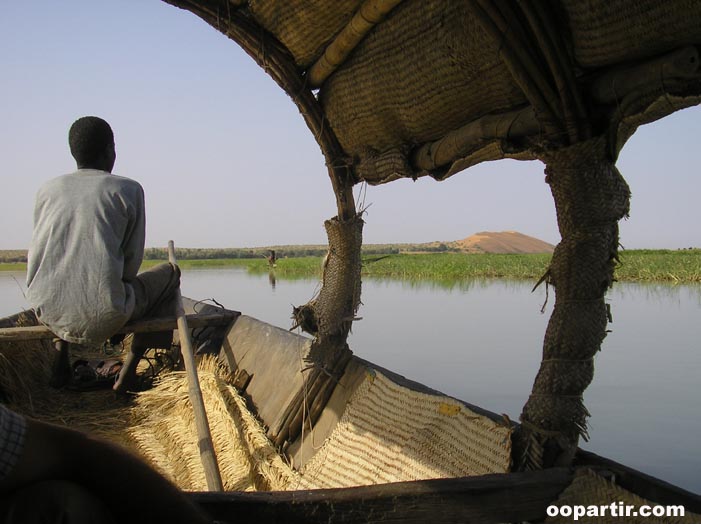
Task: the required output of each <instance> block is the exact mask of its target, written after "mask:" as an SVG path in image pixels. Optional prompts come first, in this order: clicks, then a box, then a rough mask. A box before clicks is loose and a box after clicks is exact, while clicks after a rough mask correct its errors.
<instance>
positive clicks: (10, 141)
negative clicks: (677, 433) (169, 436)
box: [0, 0, 701, 249]
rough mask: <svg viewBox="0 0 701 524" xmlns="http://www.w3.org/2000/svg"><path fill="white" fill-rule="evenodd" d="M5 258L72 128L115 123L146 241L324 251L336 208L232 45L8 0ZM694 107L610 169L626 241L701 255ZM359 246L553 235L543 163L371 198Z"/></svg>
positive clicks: (155, 23)
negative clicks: (618, 185) (483, 235)
mask: <svg viewBox="0 0 701 524" xmlns="http://www.w3.org/2000/svg"><path fill="white" fill-rule="evenodd" d="M0 6H1V7H0V66H1V70H2V81H1V82H0V144H1V146H0V147H1V148H2V149H1V150H0V176H1V177H2V188H3V190H2V205H0V225H1V227H2V234H0V249H13V248H26V247H27V246H28V244H29V239H30V236H31V214H32V206H33V199H34V194H35V192H36V190H37V188H38V187H39V185H40V184H41V183H42V182H44V181H45V180H47V179H49V178H52V177H54V176H57V175H59V174H62V173H65V172H69V171H71V170H72V169H73V168H74V164H73V160H72V158H71V156H70V153H69V151H68V147H67V139H66V135H67V130H68V128H69V126H70V124H71V123H72V122H73V121H74V120H75V119H76V118H78V117H80V116H83V115H88V114H94V115H98V116H101V117H103V118H105V119H106V120H108V121H109V122H110V123H111V124H112V127H113V129H114V131H115V135H116V142H117V155H118V156H117V163H116V166H115V173H117V174H120V175H124V176H128V177H131V178H134V179H137V180H139V181H140V182H141V183H142V185H143V186H144V188H145V190H146V198H147V213H148V216H147V240H146V243H147V245H148V246H164V245H165V243H166V242H167V240H168V239H170V238H172V239H174V240H175V241H176V245H179V246H182V247H185V246H190V247H229V246H237V247H243V246H265V245H272V244H298V243H324V242H325V241H326V238H325V233H324V230H323V220H324V219H326V218H329V217H331V216H333V215H334V214H335V205H334V198H333V193H332V190H331V185H330V183H329V182H328V178H327V175H326V169H325V167H324V162H323V158H322V156H321V154H320V152H319V149H318V147H317V145H316V143H315V142H314V140H313V138H312V136H311V134H310V133H309V131H308V130H307V128H306V126H305V125H304V122H303V120H302V118H301V116H300V115H299V114H298V112H297V110H296V108H295V106H294V105H293V104H292V102H291V101H290V100H289V99H288V98H287V97H286V95H285V94H284V93H282V91H281V90H280V89H279V88H278V87H277V85H276V84H275V83H274V82H273V81H272V80H271V79H269V78H268V77H267V75H265V73H263V71H262V70H260V69H259V68H258V66H256V65H255V64H254V62H253V61H252V60H251V59H250V58H249V57H248V56H247V55H245V53H243V51H241V50H240V49H239V48H238V46H236V45H235V44H234V43H233V42H231V41H229V40H228V39H227V38H225V37H224V36H223V35H221V34H219V33H218V32H217V31H215V30H214V29H212V28H211V27H209V26H208V25H206V24H205V23H204V22H202V21H201V20H200V19H198V18H197V17H195V16H194V15H192V14H190V13H187V12H185V11H181V10H179V9H177V8H174V7H172V6H169V5H167V4H165V3H163V2H160V1H158V0H63V1H60V2H58V1H55V0H34V1H31V2H10V1H9V0H0ZM700 124H701V109H699V108H698V107H697V108H693V109H688V110H685V111H682V112H680V113H677V114H675V115H673V116H671V117H668V118H667V119H666V120H664V121H662V122H658V123H655V124H652V125H649V126H646V127H645V128H642V129H641V130H640V131H638V133H637V134H636V135H635V136H634V137H633V139H631V141H630V142H629V144H628V145H627V146H626V148H624V150H623V152H622V154H621V157H620V159H619V163H618V167H619V169H620V170H621V172H622V173H623V175H624V177H626V179H627V180H628V183H629V184H630V186H631V189H632V192H633V199H632V209H631V218H630V219H629V220H628V221H624V222H623V223H622V225H621V242H622V244H623V245H624V246H625V247H628V248H641V247H665V248H679V247H689V246H697V247H699V246H701V231H700V230H699V227H698V225H699V224H701V205H699V204H700V202H699V197H700V195H701V177H699V176H698V174H699V167H698V162H697V160H696V156H697V155H698V149H699V147H698V141H699V138H698V137H699V134H700V133H699V131H700V129H701V125H700ZM365 201H366V204H371V206H370V207H369V209H368V214H367V216H366V222H367V223H366V226H365V242H366V243H380V242H427V241H432V240H455V239H459V238H464V237H466V236H468V235H470V234H472V233H475V232H478V231H484V230H489V231H501V230H518V231H521V232H523V233H526V234H529V235H533V236H536V237H539V238H542V239H543V240H546V241H549V242H552V243H556V242H557V241H558V240H559V234H558V232H557V225H556V222H555V213H554V205H553V203H552V198H551V196H550V192H549V189H548V187H547V185H546V184H545V183H544V175H543V166H542V164H540V163H538V162H516V161H503V162H494V163H489V164H484V165H480V166H477V167H475V168H472V169H470V170H468V171H466V172H463V173H460V174H458V175H456V176H454V177H452V178H451V179H449V180H447V181H444V182H441V183H437V182H435V181H433V180H430V179H421V180H419V181H417V182H412V181H409V180H401V181H397V182H394V183H391V184H388V185H385V186H381V187H376V188H374V187H369V188H368V189H367V196H366V199H365Z"/></svg>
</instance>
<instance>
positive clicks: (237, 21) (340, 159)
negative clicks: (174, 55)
mask: <svg viewBox="0 0 701 524" xmlns="http://www.w3.org/2000/svg"><path fill="white" fill-rule="evenodd" d="M165 1H166V2H167V3H170V4H173V5H176V6H178V7H181V8H184V9H187V10H189V11H191V12H193V13H194V14H196V15H197V16H199V17H201V18H202V19H203V20H205V21H206V22H208V23H209V24H210V25H212V26H213V27H215V28H216V29H217V30H219V31H221V32H222V33H224V34H225V35H226V36H228V37H229V38H231V39H232V40H234V41H235V42H236V43H237V44H238V45H240V46H241V48H242V49H243V50H244V51H245V52H246V53H247V54H248V55H250V56H251V58H253V59H254V60H255V61H256V63H258V65H260V67H261V68H263V70H265V71H266V72H267V73H268V74H269V75H270V77H271V78H272V79H273V80H274V81H275V82H276V83H277V84H278V85H279V86H280V87H281V88H282V89H283V90H284V91H285V93H287V95H288V96H289V97H290V98H291V99H292V101H293V102H294V103H295V105H296V106H297V108H298V109H299V112H300V113H301V115H302V117H303V118H304V121H305V122H306V124H307V127H308V128H309V130H310V131H311V132H312V134H313V135H314V138H315V139H316V141H317V143H318V144H319V147H320V148H321V151H322V153H323V155H324V158H325V160H326V166H327V169H328V174H329V178H330V180H331V186H332V188H333V191H334V195H335V197H336V206H337V209H338V216H337V217H335V218H333V219H331V220H329V221H327V222H326V228H327V233H328V235H329V255H328V258H327V261H326V271H325V274H324V278H323V286H322V289H321V291H320V293H319V296H318V297H317V298H316V299H315V300H313V301H312V302H310V304H308V305H306V306H301V307H300V308H296V310H302V311H304V312H311V313H312V315H313V316H314V317H315V318H316V319H317V322H318V325H319V327H320V329H319V330H318V332H316V333H315V332H314V331H311V332H312V333H313V334H314V335H315V339H314V341H313V349H312V354H311V355H310V358H312V360H313V364H312V367H310V369H309V370H308V371H306V373H308V375H307V377H306V383H307V389H306V391H305V395H306V397H307V399H308V401H309V402H312V405H311V408H312V409H311V413H309V412H307V411H306V410H307V409H308V408H309V407H310V406H309V405H308V404H307V403H306V401H305V399H304V398H303V396H301V394H300V396H299V398H296V399H294V400H293V401H292V402H291V403H290V406H289V408H288V411H287V412H286V413H285V414H284V420H285V423H284V424H283V427H284V429H283V430H282V431H281V433H280V434H279V435H277V437H276V438H275V441H276V443H278V444H282V443H283V442H284V441H290V440H293V439H294V438H295V437H296V436H297V435H298V434H299V432H300V431H301V429H302V419H303V415H304V414H305V413H306V414H307V415H308V416H309V418H308V419H306V420H311V421H313V420H314V419H315V418H316V415H318V414H320V412H321V410H322V409H323V406H324V404H325V402H326V400H327V399H328V397H329V396H330V395H331V392H332V391H333V386H334V385H335V383H336V380H337V377H338V376H339V374H340V373H342V372H343V369H344V368H345V364H346V363H347V362H348V360H349V359H350V356H351V352H350V349H349V348H348V345H347V344H346V339H347V337H348V332H349V330H350V323H351V322H352V317H354V315H355V311H356V310H357V308H358V305H359V304H360V263H361V261H360V245H361V243H362V223H363V221H362V219H361V218H360V216H359V214H358V212H357V210H356V207H355V199H354V197H353V186H354V184H355V183H356V182H357V181H358V179H357V177H356V174H355V170H354V166H353V162H352V160H351V159H350V158H349V157H348V155H347V154H346V153H345V151H344V150H343V147H342V146H341V144H340V143H339V141H338V138H337V137H336V134H335V133H334V130H333V129H332V127H331V125H329V123H328V122H327V121H326V115H325V113H324V110H323V108H322V106H321V103H320V102H319V100H317V98H316V96H315V95H314V93H313V92H312V90H311V86H310V85H309V79H308V78H307V77H306V76H305V75H304V74H303V71H302V70H301V69H300V68H299V67H298V65H297V64H296V63H295V59H294V57H293V55H292V54H291V53H290V52H289V50H288V49H287V48H286V47H285V46H284V45H283V44H282V43H281V42H279V41H278V40H277V39H276V38H275V37H274V36H273V35H271V34H270V33H269V32H268V31H266V30H265V29H264V28H263V27H261V26H260V25H258V24H257V23H256V22H255V20H254V19H253V18H252V17H250V16H247V15H246V14H245V11H246V8H245V6H242V7H240V8H238V9H237V8H232V4H231V3H229V0H207V1H204V2H194V1H192V0H165Z"/></svg>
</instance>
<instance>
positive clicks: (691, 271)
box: [0, 244, 701, 284]
mask: <svg viewBox="0 0 701 524" xmlns="http://www.w3.org/2000/svg"><path fill="white" fill-rule="evenodd" d="M417 248H419V245H413V244H380V245H368V246H365V247H364V249H363V276H366V277H370V278H394V279H407V280H443V281H447V280H451V281H454V280H465V279H470V278H509V279H526V280H537V279H539V278H540V277H541V276H542V275H543V274H544V273H545V271H546V269H547V267H548V263H549V262H550V258H551V255H550V254H491V253H459V252H456V250H454V249H451V248H450V247H448V246H447V245H446V244H436V245H435V246H431V247H430V249H426V246H425V245H423V246H421V249H423V251H421V250H419V249H417ZM270 249H275V254H276V257H277V262H276V266H275V274H276V276H278V277H281V278H310V277H311V278H313V277H318V276H319V275H320V268H321V260H322V258H323V256H324V255H325V254H326V246H280V247H274V248H254V249H238V248H237V249H194V248H178V249H177V256H178V263H179V264H180V266H181V267H182V268H183V269H197V268H203V269H205V268H217V267H241V268H245V269H247V270H248V271H250V272H252V273H257V274H258V273H267V272H268V271H269V265H268V261H267V260H266V258H265V257H266V256H267V255H269V253H270ZM22 256H23V257H24V258H23V259H22ZM17 257H20V258H19V259H18V258H17ZM144 258H145V260H144V267H150V266H153V265H155V264H158V263H159V262H161V261H164V260H166V253H165V250H164V249H157V248H150V249H147V250H146V253H145V257H144ZM620 260H621V262H620V264H619V265H618V268H617V269H616V275H615V276H616V279H617V280H618V281H621V282H669V283H679V284H682V283H701V249H681V250H629V251H628V250H626V251H621V253H620ZM24 261H26V251H24V252H22V251H19V250H16V251H0V270H6V271H23V270H25V269H26V263H25V262H24Z"/></svg>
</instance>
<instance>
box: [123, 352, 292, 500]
mask: <svg viewBox="0 0 701 524" xmlns="http://www.w3.org/2000/svg"><path fill="white" fill-rule="evenodd" d="M198 374H199V379H200V388H201V389H202V396H203V399H204V403H205V408H206V410H207V417H208V419H209V427H210V431H211V433H212V442H213V444H214V449H215V452H216V455H217V462H218V463H219V469H220V472H221V476H222V481H223V483H224V489H225V490H226V491H231V490H240V491H254V490H282V489H285V488H286V486H288V485H290V484H291V483H292V482H293V481H294V480H295V479H296V476H297V474H296V473H295V472H294V471H293V470H292V468H290V467H289V466H288V465H287V464H286V463H285V462H284V460H283V459H282V457H281V456H280V455H279V454H278V453H277V451H276V450H275V448H274V446H273V445H272V444H271V442H270V441H269V440H268V438H267V437H266V436H265V431H264V429H263V427H262V426H261V425H260V423H259V422H258V421H257V420H256V419H255V417H254V416H253V415H252V414H251V413H250V412H249V411H248V409H247V408H246V402H245V400H244V399H243V398H242V397H241V396H240V395H239V394H238V393H237V392H236V390H235V389H234V387H233V386H231V385H229V384H228V382H227V376H226V371H225V370H224V368H222V367H221V365H219V364H218V363H217V361H216V358H215V357H212V356H206V357H204V358H203V359H202V360H201V361H200V362H199V365H198ZM134 414H135V416H136V421H137V423H136V425H135V426H133V427H132V428H131V429H130V430H129V433H130V435H131V437H132V438H133V440H134V441H135V442H136V444H137V447H138V450H139V453H140V454H141V455H142V456H144V457H145V458H146V459H147V460H148V461H149V462H150V463H151V464H152V465H153V466H154V467H156V468H157V469H158V470H160V471H161V472H162V473H163V474H164V475H166V476H167V477H168V478H170V479H171V480H172V481H173V482H175V484H177V485H178V486H179V487H180V488H181V489H185V490H202V491H204V490H206V489H207V486H206V482H205V476H204V469H203V467H202V463H201V461H200V456H199V449H198V446H197V440H198V439H197V428H196V426H195V418H194V415H193V411H192V406H191V404H190V401H189V398H188V382H187V376H186V374H185V373H184V372H175V373H171V374H169V375H167V376H165V377H163V379H162V380H161V381H160V382H159V384H158V386H157V387H156V388H154V389H152V390H149V391H146V392H144V393H141V394H140V395H139V396H138V398H137V400H136V406H135V408H134Z"/></svg>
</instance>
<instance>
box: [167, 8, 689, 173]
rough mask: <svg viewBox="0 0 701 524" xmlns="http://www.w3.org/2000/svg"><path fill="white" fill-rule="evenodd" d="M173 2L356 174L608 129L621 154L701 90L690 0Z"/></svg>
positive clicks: (423, 167)
mask: <svg viewBox="0 0 701 524" xmlns="http://www.w3.org/2000/svg"><path fill="white" fill-rule="evenodd" d="M166 1H167V2H168V3H170V4H173V5H176V6H179V7H182V8H184V9H187V10H190V11H192V12H193V13H195V14H197V15H198V16H200V17H202V18H203V19H205V20H206V21H207V22H208V23H210V24H211V25H212V26H214V27H215V28H216V29H218V30H219V31H221V32H222V33H224V34H227V35H228V36H229V37H231V38H232V39H233V40H235V41H237V42H238V43H239V44H240V45H241V46H242V47H243V48H244V49H245V50H246V51H247V52H248V53H249V54H251V55H252V56H253V57H254V59H255V60H257V61H258V62H259V63H260V64H261V66H263V67H265V68H266V71H268V72H269V73H270V74H271V76H273V78H274V79H275V80H276V81H278V83H280V84H281V86H282V87H283V88H284V89H285V90H286V91H287V92H288V93H289V94H290V96H292V97H293V98H294V99H295V102H297V103H298V105H300V107H301V109H302V111H303V113H305V117H306V118H307V121H308V123H309V124H310V127H311V128H312V131H313V132H314V133H315V136H317V138H318V139H319V141H320V143H322V148H323V149H324V152H325V154H326V155H327V161H328V162H329V163H332V164H333V165H334V166H340V165H343V166H350V167H351V169H350V170H349V174H348V176H349V177H351V179H352V180H351V182H352V183H357V182H359V181H361V180H365V181H367V182H368V183H371V184H380V183H383V182H387V181H391V180H394V179H397V178H399V177H413V178H415V177H418V176H423V175H427V174H428V175H432V176H434V177H436V178H444V177H446V176H449V175H451V174H453V173H455V172H457V171H460V170H462V169H464V168H466V167H469V166H471V165H473V164H475V163H478V162H482V161H486V160H495V159H499V158H504V157H515V158H534V157H535V155H534V151H535V150H537V149H538V148H543V147H550V146H552V145H553V144H554V145H559V144H562V145H566V144H568V143H573V142H577V141H579V140H582V139H584V138H586V137H587V136H589V135H600V134H602V133H610V134H612V140H611V144H612V145H611V149H612V150H611V153H612V156H613V157H615V155H616V153H617V151H618V150H619V149H620V147H621V146H622V144H623V142H624V141H625V140H626V139H627V138H628V137H629V136H630V134H631V133H632V131H634V129H635V127H637V125H639V124H641V123H645V122H647V121H650V120H653V119H657V118H660V117H662V116H664V115H666V114H668V113H670V112H672V111H674V110H676V109H679V108H681V107H686V106H688V105H692V104H696V103H698V102H699V98H698V96H699V94H701V80H700V76H699V65H698V53H697V50H696V48H694V46H699V45H701V2H698V1H696V0H669V1H666V2H660V1H659V0H614V1H611V0H543V1H537V2H536V1H531V0H430V1H425V0H403V1H402V0H365V1H363V0H284V1H279V0H250V1H248V2H246V1H242V0H166ZM674 52H677V54H674ZM670 53H672V54H671V55H670ZM665 57H666V58H665ZM660 60H662V61H660ZM317 89H318V91H317ZM307 92H309V93H313V96H315V97H316V99H318V102H319V106H320V107H318V108H312V106H313V105H314V104H313V102H315V100H312V99H311V98H310V96H308V95H307ZM661 98H665V99H666V101H665V102H664V104H662V105H661V106H660V107H653V111H652V112H651V113H649V114H647V113H646V112H647V111H648V109H649V108H650V106H654V104H655V103H656V102H658V101H659V100H660V99H661ZM640 115H645V116H643V117H640ZM327 134H328V136H325V135H327Z"/></svg>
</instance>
